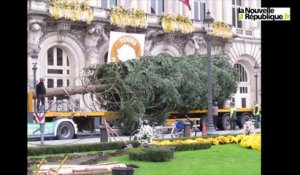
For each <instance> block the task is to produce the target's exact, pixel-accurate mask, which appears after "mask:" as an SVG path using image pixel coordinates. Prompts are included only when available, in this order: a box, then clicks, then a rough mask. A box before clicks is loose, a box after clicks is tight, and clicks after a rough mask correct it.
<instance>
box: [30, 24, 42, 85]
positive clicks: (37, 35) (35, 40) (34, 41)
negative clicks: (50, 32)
mask: <svg viewBox="0 0 300 175" xmlns="http://www.w3.org/2000/svg"><path fill="white" fill-rule="evenodd" d="M44 25H45V22H43V21H41V20H36V19H30V20H28V28H27V62H28V64H27V72H28V74H27V80H28V89H33V70H32V66H33V65H32V57H31V56H32V54H33V52H36V53H37V54H38V53H39V52H40V48H39V42H40V39H41V36H42V27H43V26H44Z"/></svg>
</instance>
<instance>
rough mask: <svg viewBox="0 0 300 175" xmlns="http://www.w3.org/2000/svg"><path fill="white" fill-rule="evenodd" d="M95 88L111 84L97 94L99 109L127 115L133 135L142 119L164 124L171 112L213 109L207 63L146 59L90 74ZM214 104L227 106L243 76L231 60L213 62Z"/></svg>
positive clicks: (93, 68)
mask: <svg viewBox="0 0 300 175" xmlns="http://www.w3.org/2000/svg"><path fill="white" fill-rule="evenodd" d="M85 71H86V72H88V73H90V74H89V76H88V79H89V82H90V83H91V84H108V85H110V86H111V87H110V88H109V89H107V90H106V91H105V92H101V93H96V97H97V100H98V102H99V103H98V104H99V107H101V108H103V109H106V110H108V111H119V112H121V118H120V122H121V123H122V125H121V127H120V128H121V129H122V131H123V132H124V133H129V132H130V131H131V130H132V129H133V128H134V127H135V124H136V123H137V122H138V120H139V118H148V119H149V120H150V121H156V122H159V123H162V122H164V120H165V119H166V118H167V117H168V112H169V111H171V110H185V111H186V110H191V109H203V108H207V57H206V56H201V55H200V56H199V55H198V56H188V57H166V56H155V57H154V56H145V57H142V58H141V59H132V60H128V61H126V62H123V63H120V64H114V63H110V64H101V65H94V66H91V67H88V68H86V69H85ZM212 83H213V100H216V101H218V102H219V103H221V102H223V101H225V100H226V99H228V98H229V97H230V95H231V94H233V93H235V91H236V88H237V73H236V71H235V69H234V68H233V66H232V65H231V64H230V63H229V59H228V58H227V57H224V56H221V55H214V56H212Z"/></svg>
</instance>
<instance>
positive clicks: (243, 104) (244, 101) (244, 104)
mask: <svg viewBox="0 0 300 175" xmlns="http://www.w3.org/2000/svg"><path fill="white" fill-rule="evenodd" d="M246 104H247V103H246V98H242V108H245V107H246Z"/></svg>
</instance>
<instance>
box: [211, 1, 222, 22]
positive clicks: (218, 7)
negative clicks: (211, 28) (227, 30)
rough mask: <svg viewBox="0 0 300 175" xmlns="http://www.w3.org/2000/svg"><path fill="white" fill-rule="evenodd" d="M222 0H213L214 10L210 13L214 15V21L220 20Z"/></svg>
mask: <svg viewBox="0 0 300 175" xmlns="http://www.w3.org/2000/svg"><path fill="white" fill-rule="evenodd" d="M222 4H223V2H222V1H218V0H217V1H214V12H213V13H212V14H213V16H214V19H215V21H221V20H222V14H223V7H222Z"/></svg>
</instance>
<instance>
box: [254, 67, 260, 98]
mask: <svg viewBox="0 0 300 175" xmlns="http://www.w3.org/2000/svg"><path fill="white" fill-rule="evenodd" d="M253 68H254V72H255V75H254V77H255V101H256V103H258V87H257V78H258V73H259V65H258V64H257V63H255V65H254V67H253Z"/></svg>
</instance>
